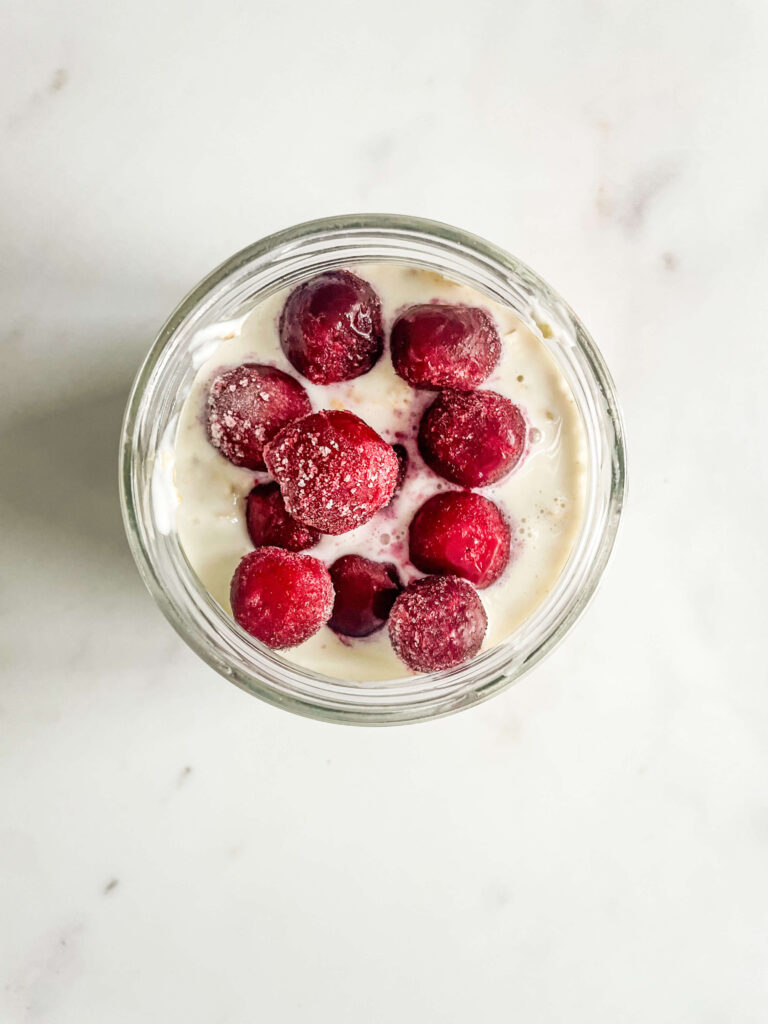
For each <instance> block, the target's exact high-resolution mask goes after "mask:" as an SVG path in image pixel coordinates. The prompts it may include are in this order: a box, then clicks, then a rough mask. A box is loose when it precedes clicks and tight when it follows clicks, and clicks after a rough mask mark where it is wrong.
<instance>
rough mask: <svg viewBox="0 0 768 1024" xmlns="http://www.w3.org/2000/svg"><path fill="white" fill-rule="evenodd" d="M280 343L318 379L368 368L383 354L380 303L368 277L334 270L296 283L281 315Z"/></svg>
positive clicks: (324, 380)
mask: <svg viewBox="0 0 768 1024" xmlns="http://www.w3.org/2000/svg"><path fill="white" fill-rule="evenodd" d="M280 345H281V347H282V349H283V352H285V354H286V356H287V357H288V359H289V360H290V362H291V363H292V365H293V366H295V367H296V369H297V370H298V371H299V373H301V374H303V375H304V376H305V377H306V378H307V379H308V380H311V381H312V383H313V384H333V383H334V382H335V381H341V380H352V379H353V378H355V377H359V376H360V375H361V374H363V373H367V372H368V371H369V370H370V369H371V367H372V366H374V365H375V363H376V362H377V361H378V359H379V357H380V356H381V353H382V349H383V346H384V331H383V329H382V326H381V303H380V301H379V297H378V295H377V294H376V292H375V291H374V290H373V288H371V286H370V285H369V284H368V282H367V281H363V280H361V278H359V277H356V276H355V275H354V274H350V273H349V271H348V270H329V271H327V272H326V273H324V274H318V276H317V277H313V278H312V279H311V280H310V281H305V282H304V284H300V285H299V286H298V288H295V289H294V290H293V291H292V292H291V294H290V295H289V296H288V299H287V300H286V303H285V306H284V307H283V312H282V315H281V317H280Z"/></svg>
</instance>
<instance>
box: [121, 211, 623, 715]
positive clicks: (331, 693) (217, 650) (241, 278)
mask: <svg viewBox="0 0 768 1024" xmlns="http://www.w3.org/2000/svg"><path fill="white" fill-rule="evenodd" d="M387 261H389V262H395V263H400V264H410V265H412V266H416V267H421V268H424V269H427V270H432V271H436V272H438V273H440V274H443V275H444V276H446V277H448V278H453V279H455V280H458V281H461V282H463V283H465V284H468V285H471V286H472V287H473V288H476V289H477V290H478V291H480V292H484V293H485V294H486V295H488V296H489V297H490V298H491V299H493V300H495V301H496V302H499V303H502V304H504V305H507V306H509V307H510V308H511V309H512V310H513V311H514V313H515V314H516V316H517V317H518V318H519V319H520V320H522V321H523V322H524V323H525V324H526V325H527V326H528V327H529V328H530V329H531V330H532V331H533V332H534V333H535V334H536V336H537V337H538V338H539V339H540V340H541V342H542V343H543V344H544V345H545V346H546V347H547V349H548V350H549V352H550V353H551V355H552V356H553V358H554V360H555V362H556V363H557V365H558V367H559V369H560V371H561V373H562V374H563V375H564V376H565V378H566V379H567V381H568V383H569V385H570V387H571V391H572V393H573V396H574V399H575V401H576V403H577V405H578V407H579V409H580V411H581V415H582V418H583V421H584V427H585V432H586V438H587V451H588V470H587V489H586V500H585V509H584V518H583V521H582V525H581V529H580V532H579V535H578V537H577V539H576V542H575V544H574V547H573V550H572V551H571V554H570V557H569V559H568V561H567V563H566V565H565V567H564V569H563V571H562V573H561V574H560V576H559V578H558V579H557V581H556V583H555V585H554V586H553V588H552V590H551V591H550V593H549V594H548V595H547V597H546V598H545V600H544V602H543V603H542V604H541V605H540V606H539V607H538V608H537V609H536V610H535V612H534V613H533V614H532V615H531V616H530V617H529V618H528V619H527V620H526V621H525V622H524V623H523V624H522V625H521V626H520V627H519V628H518V629H517V630H515V632H514V633H512V634H511V635H510V636H509V637H508V638H507V639H506V640H505V641H504V642H503V643H501V644H499V645H498V646H496V647H494V648H492V649H491V650H488V651H485V652H483V653H482V654H480V655H479V656H478V657H477V658H475V659H474V660H473V661H471V662H469V663H468V664H466V665H462V666H460V667H458V668H454V669H449V670H447V671H443V672H435V673H430V674H424V675H413V676H407V677H404V678H400V679H393V680H388V681H381V682H379V681H377V682H365V683H358V682H349V681H340V680H337V679H332V678H330V677H328V676H324V675H321V674H320V673H316V672H312V671H309V670H306V669H303V668H300V667H299V666H297V665H294V664H292V663H289V662H288V661H285V660H284V659H283V658H281V657H280V655H279V654H278V653H277V652H274V651H271V650H269V649H268V648H266V647H264V646H263V645H262V644H260V643H259V642H258V641H257V640H255V639H253V638H252V637H250V636H249V635H248V634H247V633H245V632H244V631H243V630H242V629H240V627H239V626H238V625H237V624H236V623H235V622H234V620H233V619H232V618H231V616H230V615H229V614H228V613H227V612H225V611H224V610H223V609H222V608H221V607H220V606H219V605H218V604H217V603H216V602H215V601H214V600H213V598H212V597H211V596H210V595H209V594H208V592H207V591H206V590H205V588H204V587H203V586H202V584H201V583H200V581H199V580H198V578H197V576H196V574H195V573H194V571H193V570H192V568H191V566H190V565H189V563H188V561H187V559H186V557H185V555H184V552H183V550H182V548H181V545H180V543H179V539H178V535H177V533H176V529H175V523H174V522H173V516H172V515H171V514H170V513H169V503H168V502H167V501H166V500H165V496H164V494H163V486H164V478H163V474H162V473H159V472H156V468H157V466H158V464H159V462H160V461H161V460H162V458H163V457H164V452H163V449H165V450H166V451H167V450H168V448H169V446H172V444H173V439H174V436H175V429H176V424H177V422H178V416H179V412H180V410H181V407H182V405H183V403H184V400H185V398H186V396H187V394H188V393H189V390H190V387H191V385H192V382H193V380H194V377H195V373H196V369H197V367H198V366H199V365H200V361H201V359H200V353H199V351H198V349H199V347H200V339H201V337H202V338H203V339H204V334H203V335H201V334H200V332H201V331H202V330H203V329H204V328H205V327H207V326H211V325H214V324H219V323H221V322H222V321H226V320H232V319H235V318H237V317H238V316H241V315H242V314H243V313H244V312H246V311H247V310H249V309H250V308H251V307H253V306H254V305H255V304H256V303H258V302H260V301H261V300H262V299H264V298H266V297H267V296H268V295H270V294H272V293H273V292H275V291H277V290H279V289H282V288H285V287H286V286H288V285H291V284H295V283H297V282H299V281H301V280H303V279H305V278H307V277H311V276H312V275H314V274H317V273H319V272H321V271H324V270H328V269H330V268H333V267H341V266H344V267H349V266H352V265H353V264H355V263H372V262H387ZM120 485H121V486H120V491H121V502H122V509H123V517H124V520H125V527H126V531H127V534H128V539H129V542H130V545H131V549H132V551H133V556H134V558H135V559H136V564H137V565H138V568H139V571H140V572H141V575H142V577H143V578H144V581H145V583H146V584H147V587H148V588H149V590H150V592H151V593H152V595H153V596H154V598H155V600H156V601H157V603H158V605H159V606H160V608H161V609H162V611H163V612H164V614H165V615H166V617H167V618H168V619H169V621H170V622H171V624H172V625H173V626H174V628H175V629H176V630H177V631H178V633H179V634H180V635H181V636H182V637H183V639H184V640H185V641H186V642H187V643H188V644H189V646H190V647H191V648H192V649H193V650H195V651H196V652H197V653H198V654H199V655H200V657H201V658H203V659H204V660H205V661H207V662H208V664H209V665H211V666H212V667H213V668H215V669H216V670H217V672H220V673H221V675H223V676H225V677H227V678H228V679H230V680H232V682H233V683H235V684H236V685H238V686H240V687H241V688H242V689H244V690H247V691H248V692H249V693H252V694H254V695H255V696H257V697H260V698H262V699H263V700H266V701H269V702H270V703H271V704H275V705H277V706H279V707H283V708H286V709H288V710H290V711H295V712H298V713H300V714H304V715H309V716H311V717H313V718H320V719H326V720H328V721H335V722H350V723H357V724H367V725H376V724H392V723H398V722H411V721H416V720H418V719H424V718H433V717H436V716H438V715H445V714H448V713H450V712H453V711H458V710H459V709H461V708H466V707H469V706H471V705H473V704H476V703H478V702H479V701H482V700H485V699H487V698H488V697H490V696H492V695H493V694H494V693H498V692H499V691H500V690H502V689H504V688H505V687H507V686H509V685H510V684H511V683H513V682H515V680H517V679H519V678H520V677H521V676H522V675H523V674H524V673H525V672H527V671H528V670H529V669H530V668H532V667H533V665H535V664H536V663H537V662H538V661H540V659H541V658H543V657H544V655H545V654H547V653H548V652H549V651H551V650H552V648H553V647H554V646H555V644H557V643H558V642H559V641H560V640H561V639H562V638H563V637H564V636H565V634H566V633H567V632H568V630H569V629H570V628H571V626H573V624H574V623H575V621H576V619H577V618H578V617H579V615H580V614H581V613H582V611H583V610H584V608H585V607H586V605H587V603H588V601H589V599H590V598H591V597H592V595H593V593H594V591H595V588H596V586H597V584H598V581H599V579H600V577H601V575H602V572H603V570H604V568H605V565H606V562H607V560H608V557H609V555H610V552H611V549H612V547H613V543H614V539H615V537H616V531H617V528H618V524H619V518H620V515H621V510H622V504H623V501H624V496H625V488H626V478H625V458H624V442H623V431H622V423H621V415H620V412H619V408H618V405H617V401H616V395H615V393H614V386H613V382H612V380H611V377H610V374H609V373H608V370H607V368H606V366H605V363H604V362H603V359H602V357H601V355H600V353H599V352H598V350H597V348H596V347H595V344H594V342H593V341H592V339H591V338H590V336H589V334H588V333H587V331H586V329H585V328H584V326H583V325H582V323H581V322H580V321H579V319H578V318H577V317H576V315H575V314H574V313H573V311H572V310H571V309H570V308H569V307H568V306H567V305H566V303H565V302H563V300H562V299H560V298H559V296H558V295H556V294H555V292H553V291H552V289H551V288H550V287H549V286H548V285H547V284H545V283H544V281H542V280H541V278H539V277H538V276H537V275H536V274H535V273H534V272H533V271H532V270H529V268H528V267H526V266H525V265H524V264H523V263H521V262H520V261H519V260H517V259H515V258H514V257H513V256H510V255H509V254H508V253H506V252H504V251H503V250H501V249H498V248H497V247H496V246H494V245H491V244H490V243H489V242H485V241H483V240H482V239H480V238H477V237H475V236H474V235H470V234H467V233H466V232H464V231H460V230H459V229H457V228H453V227H449V226H448V225H445V224H439V223H435V222H433V221H425V220H418V219H415V218H411V217H400V216H389V215H369V214H365V215H360V216H357V215H355V216H346V217H331V218H328V219H323V220H316V221H311V222H309V223H307V224H299V225H298V226H296V227H292V228H289V229H288V230H286V231H281V232H279V233H278V234H275V235H271V236H269V237H268V238H264V239H262V240H261V241H260V242H256V243H255V244H254V245H251V246H249V247H248V248H247V249H243V251H242V252H239V253H237V254H236V255H234V256H232V258H231V259H229V260H227V261H226V262H225V263H223V264H222V265H221V266H220V267H218V269H216V270H214V271H213V272H212V273H211V274H209V275H208V277H206V278H205V280H203V281H202V282H201V283H200V284H199V285H198V286H197V287H196V288H195V289H194V290H193V291H192V292H191V293H190V294H189V295H188V296H187V297H186V298H185V299H184V300H183V301H182V302H181V304H180V305H179V306H178V307H177V309H176V310H175V311H174V312H173V313H172V314H171V316H170V318H169V320H168V321H167V323H166V324H165V326H164V327H163V328H162V330H161V331H160V334H159V335H158V337H157V340H156V341H155V344H154V345H153V346H152V349H151V351H150V353H149V355H148V356H147V358H146V360H145V362H144V365H143V366H142V367H141V370H140V371H139V374H138V376H137V378H136V381H135V383H134V386H133V390H132V392H131V396H130V399H129V401H128V408H127V411H126V416H125V422H124V424H123V432H122V438H121V480H120ZM165 486H166V487H167V483H166V484H165Z"/></svg>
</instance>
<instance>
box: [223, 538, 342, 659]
mask: <svg viewBox="0 0 768 1024" xmlns="http://www.w3.org/2000/svg"><path fill="white" fill-rule="evenodd" d="M230 603H231V605H232V614H233V615H234V617H235V620H236V622H237V623H238V624H239V625H240V626H242V628H243V629H244V630H245V631H246V632H248V633H250V634H251V636H254V637H256V639H257V640H261V642H262V643H263V644H266V645H267V647H272V648H274V650H282V649H283V648H285V647H296V646H297V645H298V644H301V643H304V641H305V640H308V639H309V638H310V637H311V636H314V634H315V633H317V631H318V630H319V629H320V627H321V626H323V625H324V624H325V623H326V622H327V621H328V619H329V617H330V614H331V609H332V607H333V584H332V582H331V577H330V574H329V573H328V570H327V569H326V567H325V566H324V565H323V563H322V562H321V561H319V559H317V558H313V557H312V556H311V555H299V554H296V553H295V552H293V551H285V550H284V549H283V548H276V547H264V548H257V549H256V551H251V552H250V553H249V554H247V555H245V557H244V558H242V559H241V561H240V564H239V565H238V567H237V569H236V570H235V574H234V576H233V577H232V584H231V587H230Z"/></svg>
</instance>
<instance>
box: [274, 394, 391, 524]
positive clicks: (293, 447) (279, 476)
mask: <svg viewBox="0 0 768 1024" xmlns="http://www.w3.org/2000/svg"><path fill="white" fill-rule="evenodd" d="M264 458H265V460H266V463H267V467H268V469H269V471H270V473H271V474H272V476H273V477H274V478H275V480H277V482H278V484H279V485H280V490H281V492H282V495H283V500H284V501H285V507H286V508H287V509H288V512H289V514H290V515H292V516H293V517H294V519H298V521H299V522H300V523H302V525H304V526H310V527H312V528H313V529H315V530H320V532H321V533H334V534H335V533H346V532H347V530H354V529H355V527H357V526H360V525H361V524H362V523H365V522H367V521H368V520H369V519H371V518H372V517H373V516H375V515H376V513H377V512H378V511H379V509H380V508H383V507H384V505H386V504H387V502H388V501H389V500H390V498H391V497H392V494H393V492H394V490H395V483H396V481H397V472H398V462H397V456H396V455H395V453H394V451H393V450H392V446H391V445H389V444H387V442H386V441H384V440H383V439H382V438H381V437H379V435H378V434H377V433H376V431H375V430H373V429H372V428H371V427H369V426H368V424H367V423H364V422H363V420H361V419H360V417H359V416H355V414H354V413H351V412H347V411H346V410H338V411H336V410H333V411H323V412H316V413H313V414H312V415H310V416H305V417H304V418H303V419H300V420H296V421H295V422H294V423H290V424H289V425H288V426H287V427H286V428H285V429H284V430H281V431H280V433H279V434H278V435H277V437H275V438H274V440H272V441H270V443H269V444H268V445H267V446H266V448H265V449H264Z"/></svg>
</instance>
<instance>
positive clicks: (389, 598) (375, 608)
mask: <svg viewBox="0 0 768 1024" xmlns="http://www.w3.org/2000/svg"><path fill="white" fill-rule="evenodd" d="M330 573H331V579H332V580H333V589H334V590H335V592H336V599H335V600H334V603H333V612H332V614H331V618H330V621H329V622H328V625H329V626H330V627H331V629H332V630H334V631H335V632H336V633H341V634H342V636H369V635H370V634H371V633H375V632H376V630H377V629H381V627H382V626H383V625H384V623H385V622H386V621H387V619H388V617H389V612H390V610H391V608H392V605H393V604H394V603H395V598H396V597H397V595H398V594H399V593H400V591H401V590H402V589H403V588H402V586H401V584H400V577H399V576H398V575H397V569H396V568H395V566H394V565H392V564H391V563H390V562H372V561H371V560H370V559H369V558H363V557H362V555H342V557H341V558H337V559H336V561H335V562H334V563H333V565H332V566H331V568H330Z"/></svg>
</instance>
